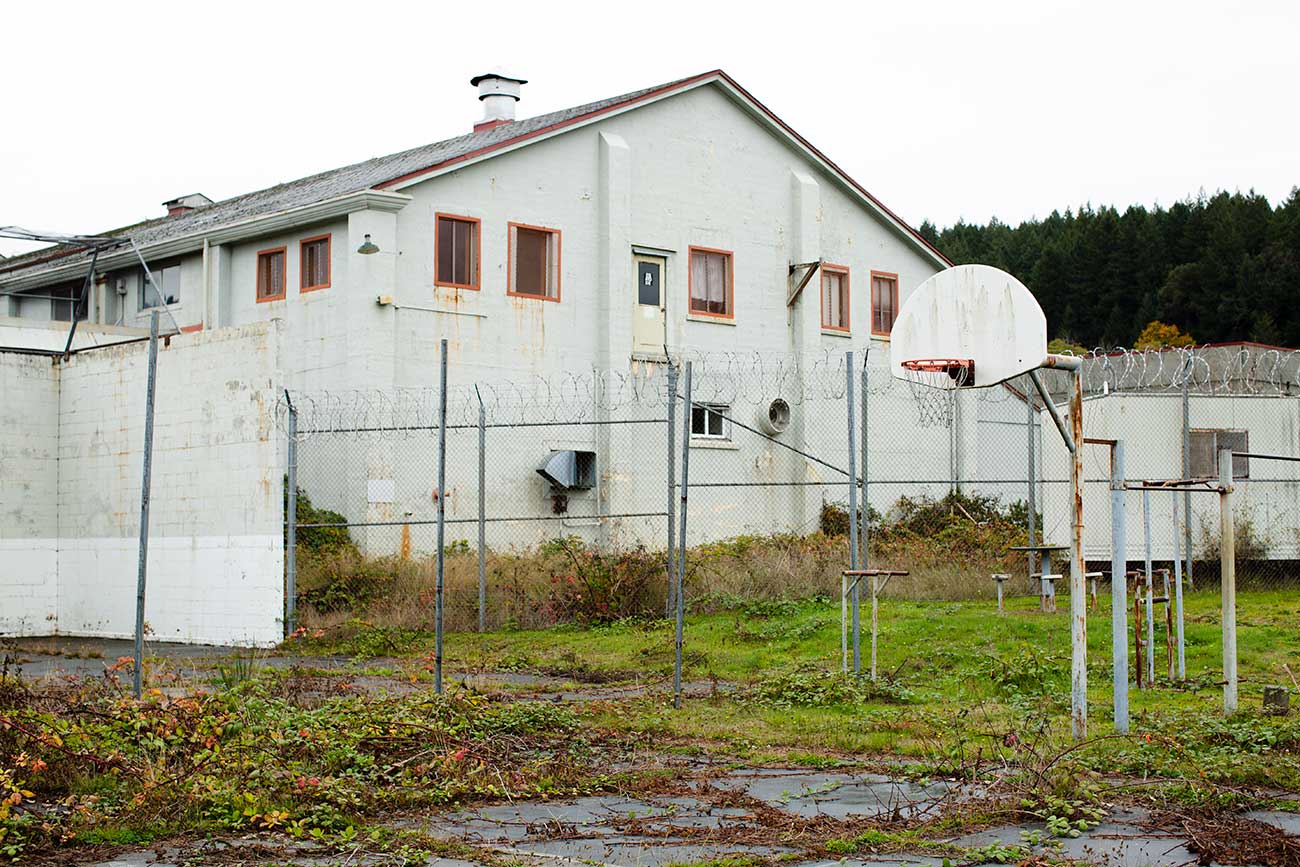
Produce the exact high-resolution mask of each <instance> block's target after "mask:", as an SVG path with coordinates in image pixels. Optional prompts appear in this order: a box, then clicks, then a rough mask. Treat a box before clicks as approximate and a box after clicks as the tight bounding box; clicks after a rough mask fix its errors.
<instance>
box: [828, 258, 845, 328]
mask: <svg viewBox="0 0 1300 867" xmlns="http://www.w3.org/2000/svg"><path fill="white" fill-rule="evenodd" d="M822 328H825V329H827V330H828V331H848V330H849V269H848V268H845V267H842V266H840V265H822Z"/></svg>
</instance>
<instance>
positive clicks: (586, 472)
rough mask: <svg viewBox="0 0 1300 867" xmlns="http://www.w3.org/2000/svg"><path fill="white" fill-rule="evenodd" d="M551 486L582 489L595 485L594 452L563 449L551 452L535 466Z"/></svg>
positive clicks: (566, 489)
mask: <svg viewBox="0 0 1300 867" xmlns="http://www.w3.org/2000/svg"><path fill="white" fill-rule="evenodd" d="M537 472H538V474H540V475H541V477H542V478H544V479H546V481H548V482H550V483H551V486H552V487H554V488H558V489H560V490H562V491H583V490H589V489H591V488H594V487H596V453H595V452H584V451H574V450H573V449H563V450H561V451H554V452H551V455H550V457H548V458H547V459H546V462H545V463H544V464H542V465H541V466H540V467H538V468H537Z"/></svg>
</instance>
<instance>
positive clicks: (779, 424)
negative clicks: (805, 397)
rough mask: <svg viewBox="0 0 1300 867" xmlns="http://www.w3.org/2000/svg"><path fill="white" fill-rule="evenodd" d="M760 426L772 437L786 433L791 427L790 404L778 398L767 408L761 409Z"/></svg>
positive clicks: (759, 415)
mask: <svg viewBox="0 0 1300 867" xmlns="http://www.w3.org/2000/svg"><path fill="white" fill-rule="evenodd" d="M758 426H759V427H760V428H762V430H763V432H764V433H766V434H768V435H770V436H776V435H777V434H780V433H784V432H785V429H786V428H788V427H789V426H790V404H788V403H786V401H785V399H784V398H780V397H778V398H774V399H773V400H772V402H771V403H769V404H768V405H767V406H766V408H763V407H760V408H759V414H758Z"/></svg>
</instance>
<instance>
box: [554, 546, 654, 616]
mask: <svg viewBox="0 0 1300 867" xmlns="http://www.w3.org/2000/svg"><path fill="white" fill-rule="evenodd" d="M554 543H555V544H556V545H557V546H558V548H559V550H560V551H561V552H562V553H563V554H564V555H565V557H566V559H567V561H568V562H567V566H568V568H560V569H553V570H552V571H551V584H552V585H553V591H552V592H553V595H554V597H555V602H556V605H557V607H558V608H559V610H560V611H561V612H563V613H564V614H566V615H567V616H568V617H570V618H572V619H574V620H577V621H578V622H580V623H610V622H612V621H614V620H621V619H623V618H626V617H644V616H646V615H647V614H650V613H651V610H652V608H651V600H652V598H654V594H653V593H652V590H651V588H652V587H653V586H656V585H658V586H662V585H663V584H664V582H665V580H666V576H667V571H666V570H667V565H666V562H667V561H666V558H665V557H664V555H663V554H651V553H650V552H649V551H647V550H646V548H645V546H637V547H635V548H629V549H625V550H613V551H608V552H606V551H600V550H597V549H594V548H589V547H587V546H586V545H583V544H582V542H581V540H577V541H576V543H575V542H574V541H572V540H570V539H568V538H561V539H556V540H554Z"/></svg>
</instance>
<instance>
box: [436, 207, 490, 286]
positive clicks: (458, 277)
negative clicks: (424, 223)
mask: <svg viewBox="0 0 1300 867" xmlns="http://www.w3.org/2000/svg"><path fill="white" fill-rule="evenodd" d="M436 219H437V223H436V225H435V227H434V247H435V248H436V254H435V258H436V261H435V262H434V282H435V283H437V284H438V285H439V286H453V287H456V288H458V289H477V288H479V261H478V259H479V231H478V230H479V221H478V220H475V219H473V218H471V217H456V216H453V215H451V214H438V215H437V218H436Z"/></svg>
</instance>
